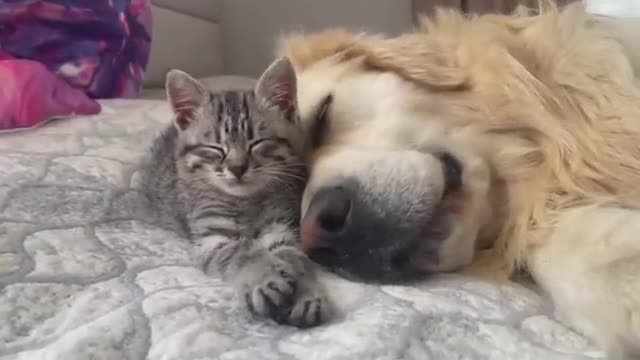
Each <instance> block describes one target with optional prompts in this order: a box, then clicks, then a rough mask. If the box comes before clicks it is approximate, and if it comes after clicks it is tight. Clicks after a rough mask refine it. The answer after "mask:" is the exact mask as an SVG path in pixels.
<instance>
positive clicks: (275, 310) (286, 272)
mask: <svg viewBox="0 0 640 360" xmlns="http://www.w3.org/2000/svg"><path fill="white" fill-rule="evenodd" d="M286 265H287V264H281V266H274V267H273V268H272V269H270V270H271V271H270V272H269V273H268V274H265V276H264V278H262V280H261V281H260V282H259V283H258V284H257V285H256V286H253V287H248V288H247V289H246V291H245V293H244V297H245V301H246V304H247V307H248V308H249V311H251V313H253V314H254V315H258V316H261V317H266V318H271V319H273V320H275V321H276V322H279V323H282V322H286V317H287V314H288V312H289V309H291V306H292V304H293V301H294V298H295V293H296V287H297V283H296V279H295V278H294V276H293V272H292V269H290V268H289V267H288V266H286Z"/></svg>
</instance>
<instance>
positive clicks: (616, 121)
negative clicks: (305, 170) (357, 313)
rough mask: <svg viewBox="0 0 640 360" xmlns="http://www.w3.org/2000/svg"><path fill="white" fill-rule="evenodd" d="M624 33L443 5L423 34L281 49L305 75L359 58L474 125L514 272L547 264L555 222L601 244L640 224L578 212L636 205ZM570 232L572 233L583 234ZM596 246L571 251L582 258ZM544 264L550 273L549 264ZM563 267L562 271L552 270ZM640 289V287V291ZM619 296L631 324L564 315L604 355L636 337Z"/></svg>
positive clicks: (547, 16)
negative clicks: (470, 13)
mask: <svg viewBox="0 0 640 360" xmlns="http://www.w3.org/2000/svg"><path fill="white" fill-rule="evenodd" d="M619 30H620V27H619V25H617V24H616V23H615V21H614V22H611V21H605V20H603V19H601V18H596V17H593V16H591V15H589V14H586V13H585V12H584V11H583V10H582V8H581V7H580V6H579V5H573V6H569V7H567V8H565V9H562V10H559V9H557V8H556V7H554V6H544V7H543V8H542V10H541V11H540V12H539V13H537V14H531V13H530V11H526V10H520V11H519V12H518V13H517V14H514V15H508V16H507V15H505V16H503V15H485V16H479V17H467V16H462V15H460V14H459V13H457V12H454V11H439V12H437V15H436V16H435V17H433V18H431V19H424V21H423V22H422V24H421V25H420V27H419V28H418V29H417V30H416V31H415V32H412V33H408V34H404V35H401V36H398V37H392V38H388V37H383V36H376V35H368V34H354V33H351V32H349V31H346V30H330V31H325V32H320V33H316V34H308V35H304V34H298V35H292V36H289V37H287V38H285V39H284V41H283V42H282V44H281V47H280V54H283V55H287V56H289V57H290V58H291V59H292V61H293V63H294V65H295V67H296V69H297V71H299V72H301V73H304V71H305V70H306V69H307V68H309V67H311V66H313V65H314V64H316V63H318V62H320V61H323V60H326V59H328V58H332V59H333V61H335V62H336V63H352V64H356V65H354V66H357V67H358V68H359V71H368V72H391V73H393V74H395V75H397V76H399V77H400V78H402V79H404V80H405V81H407V82H409V83H411V84H413V85H415V86H417V87H418V88H421V89H422V90H424V91H425V94H429V95H428V99H429V100H427V97H425V102H426V101H429V102H430V104H431V105H430V107H429V112H430V113H429V115H430V116H431V117H434V116H433V115H434V113H435V114H436V115H437V116H435V117H437V118H438V119H440V120H441V121H442V123H443V124H444V126H445V128H446V129H447V131H459V130H461V129H472V133H473V134H474V136H475V138H474V139H473V140H472V143H473V146H474V147H475V148H474V150H475V151H477V152H478V153H480V154H483V156H484V157H485V159H486V160H487V162H488V163H489V167H490V169H491V198H490V199H488V201H489V202H491V211H492V216H491V221H489V222H488V223H487V224H484V226H483V229H482V232H481V234H483V235H482V236H484V237H491V238H493V239H494V240H495V242H494V243H493V249H494V253H493V254H494V255H495V254H497V259H499V260H500V264H501V265H503V269H504V270H506V272H507V273H511V272H512V271H513V270H514V269H516V268H518V267H519V266H520V265H529V266H533V265H532V264H533V263H535V262H536V261H538V260H532V258H531V256H532V255H531V254H533V253H534V252H535V251H536V249H537V248H539V247H544V246H545V245H546V244H548V243H549V242H552V241H556V240H557V239H558V236H559V235H557V234H555V233H554V231H555V230H556V229H557V228H558V227H559V224H560V222H563V223H564V222H568V223H571V221H572V219H573V220H576V219H577V220H576V221H574V222H573V223H572V225H571V226H576V225H577V226H579V227H580V228H581V229H580V231H583V232H585V234H583V236H584V237H585V239H586V238H588V237H589V236H592V235H593V234H594V233H598V232H599V231H600V233H599V234H600V235H599V236H602V237H603V238H606V237H607V236H610V235H611V234H610V232H612V231H614V230H617V229H616V227H619V226H627V225H628V224H629V221H636V220H639V219H640V218H639V217H638V216H637V214H638V213H637V212H636V213H635V215H636V216H635V217H633V215H634V214H633V213H632V214H631V216H632V218H631V219H632V220H629V218H627V220H626V221H627V222H625V220H619V223H618V225H616V226H614V225H612V223H611V221H612V220H607V221H609V222H610V223H609V224H608V225H607V226H600V227H598V226H599V225H598V221H600V220H598V219H600V217H597V216H595V215H594V216H591V215H589V216H584V217H582V218H580V217H579V216H578V215H576V214H577V213H573V212H572V210H574V209H580V211H585V212H587V213H588V212H589V210H588V209H591V208H609V209H611V208H616V209H621V211H625V210H629V209H640V88H639V87H638V86H637V82H636V81H637V80H636V75H637V72H638V69H640V61H639V59H640V57H638V54H639V53H640V50H639V49H640V40H639V41H638V44H637V45H635V47H634V46H633V45H634V44H633V41H634V40H633V38H632V37H633V36H634V35H633V32H628V33H624V32H622V31H619ZM636 34H637V33H636ZM636 36H637V35H636ZM398 121H402V119H398ZM399 126H401V125H399ZM320 156H321V155H320ZM564 214H572V215H571V216H568V215H567V216H564ZM574 215H575V216H578V217H577V218H575V219H574V218H573V217H572V216H574ZM592 215H593V214H592ZM597 215H598V216H601V214H599V213H598V214H597ZM601 217H603V218H607V219H613V218H614V217H615V216H614V214H613V213H608V214H604V215H602V216H601ZM633 219H635V220H633ZM590 221H593V222H590ZM616 221H618V220H616ZM634 228H636V227H634ZM607 229H608V230H607ZM636 230H637V229H636ZM604 232H609V233H608V234H605V233H604ZM571 234H573V235H571V236H577V235H575V234H577V231H573V233H571ZM565 235H566V236H570V235H567V234H566V233H565ZM593 236H595V235H593ZM629 236H632V237H633V238H634V240H633V242H634V245H633V246H630V245H628V244H631V242H628V243H627V245H624V246H622V247H621V249H619V251H622V252H624V251H625V249H628V251H629V253H630V256H637V255H638V252H637V249H638V248H639V247H640V245H638V243H639V242H640V238H638V237H640V235H637V236H636V235H628V236H627V237H629ZM572 241H573V242H571V244H572V245H571V246H565V247H564V248H563V250H562V251H563V252H561V253H554V255H553V256H551V255H549V256H548V257H547V258H545V259H543V260H540V261H542V262H543V263H544V261H547V259H548V261H551V260H550V259H552V258H553V257H554V256H560V257H562V256H564V255H566V256H568V257H570V256H571V255H572V254H571V252H572V251H574V248H573V247H572V246H574V245H575V246H576V247H577V248H579V247H580V246H582V245H581V244H582V243H581V242H583V243H584V244H586V243H587V240H584V241H583V240H581V238H580V237H579V236H578V237H577V238H576V240H572ZM607 241H608V240H607ZM594 246H595V245H594ZM599 246H604V245H597V246H596V247H597V248H598V249H600V250H601V251H602V252H604V253H605V254H606V252H607V251H608V250H606V248H604V247H602V248H601V247H599ZM625 246H626V247H625ZM634 247H635V248H634ZM558 249H560V247H558ZM600 250H595V248H592V249H591V250H590V251H581V250H575V251H576V253H577V254H579V256H586V255H584V254H587V253H589V254H592V255H593V254H598V251H600ZM559 251H560V250H559ZM545 256H546V255H545ZM606 256H608V255H605V257H606ZM492 259H493V260H496V258H495V257H492ZM620 259H622V260H624V259H623V257H620ZM620 259H619V260H620ZM559 261H560V262H562V261H563V260H559ZM589 261H591V260H589ZM598 261H600V260H597V261H596V260H594V261H591V262H590V263H589V264H591V263H597V262H598ZM603 261H604V260H603ZM636 261H640V259H636ZM540 266H541V268H540V270H539V271H540V272H542V271H544V270H543V269H544V266H545V265H544V264H543V265H540ZM554 266H555V267H557V266H560V265H557V264H550V265H549V268H553V267H554ZM580 266H582V265H580ZM589 266H590V265H589ZM579 268H580V269H582V267H579ZM584 268H585V269H586V268H587V266H586V265H585V266H584ZM589 269H590V270H589V271H591V268H589ZM634 269H636V270H637V268H634ZM636 270H634V271H636ZM576 271H578V270H576ZM594 271H595V270H594ZM534 272H535V271H534ZM576 274H577V275H576V276H582V275H580V273H576ZM609 275H610V274H609ZM635 275H637V276H640V273H636V274H635ZM635 278H636V279H637V277H635ZM568 279H572V280H567V279H563V280H553V279H549V276H546V275H540V279H539V282H543V283H545V284H543V285H547V286H545V288H546V290H548V291H550V292H552V297H553V298H554V300H556V302H557V303H558V302H562V300H558V299H559V298H562V296H563V295H562V291H563V290H558V293H555V292H554V291H555V288H556V287H560V286H561V284H560V285H557V286H556V284H555V283H553V282H559V281H573V280H575V279H578V277H575V278H568ZM598 279H601V280H602V281H603V284H604V281H616V280H617V279H618V278H616V277H615V276H608V275H607V276H605V275H602V277H598V276H594V279H593V281H594V282H597V281H599V280H598ZM618 280H619V279H618ZM547 281H549V282H552V283H553V284H547V283H546V282H547ZM576 281H577V280H576ZM585 284H586V285H585V286H590V285H589V284H588V282H587V283H585ZM596 286H599V285H594V287H596ZM603 286H604V285H603ZM630 288H633V286H631V287H630ZM603 289H604V288H603ZM628 289H629V288H628ZM634 289H635V288H634ZM600 290H602V289H600ZM594 291H595V290H594ZM602 291H611V292H615V291H617V290H615V291H614V290H602ZM633 291H638V292H640V286H639V287H638V288H637V289H635V290H633ZM624 294H626V295H627V298H626V299H627V300H625V301H627V302H626V303H625V304H627V305H625V306H626V307H624V306H622V305H621V306H622V308H624V309H626V310H624V311H622V310H621V311H622V312H624V313H625V314H626V315H628V317H627V318H625V320H620V321H622V322H624V324H626V325H620V326H617V325H616V326H613V325H612V326H611V327H608V325H607V326H602V328H603V329H604V328H606V329H604V330H602V329H596V328H598V326H599V325H601V324H599V323H598V322H597V320H593V321H594V322H596V323H595V324H589V325H584V326H583V325H581V324H583V323H584V322H585V321H583V320H580V319H577V320H576V318H578V317H579V315H575V314H569V315H568V316H569V317H571V318H573V319H570V320H569V322H570V323H571V324H572V325H574V326H576V327H577V328H579V329H580V330H581V331H583V332H584V333H587V334H588V335H591V336H592V337H594V338H596V339H597V340H598V341H600V343H601V344H602V345H603V346H605V347H607V348H608V349H614V348H616V346H619V347H624V346H623V345H620V344H625V343H628V342H633V341H635V340H636V339H637V338H636V337H634V336H637V334H640V319H638V316H640V313H638V310H639V308H638V305H639V304H640V300H639V298H640V294H639V293H631V295H629V294H630V293H629V291H627V292H624ZM585 296H589V295H588V294H587V295H585ZM616 296H622V297H624V295H621V294H620V293H616ZM594 299H595V295H594ZM567 301H568V300H567ZM595 301H596V300H594V302H595ZM615 301H617V300H615ZM557 305H558V306H563V304H557ZM564 305H566V306H568V307H570V306H571V305H569V304H564ZM576 307H579V305H576ZM612 308H616V306H614V305H612ZM585 311H586V312H589V311H592V312H593V314H592V316H593V318H594V319H597V318H598V315H596V314H597V313H598V312H599V311H604V310H602V309H601V307H598V306H595V305H594V306H592V307H589V310H585ZM611 311H612V313H611V314H613V313H614V312H615V310H611ZM625 311H626V312H625ZM574 315H575V316H574ZM626 315H625V316H626ZM585 316H588V315H585ZM603 316H604V315H603ZM611 316H614V315H611ZM614 317H615V316H614ZM625 329H626V330H625ZM625 331H626V332H627V333H623V332H625ZM613 343H615V344H617V345H612V344H613ZM611 351H612V354H613V353H615V351H616V350H611ZM622 353H623V354H624V353H625V352H624V351H623V352H622Z"/></svg>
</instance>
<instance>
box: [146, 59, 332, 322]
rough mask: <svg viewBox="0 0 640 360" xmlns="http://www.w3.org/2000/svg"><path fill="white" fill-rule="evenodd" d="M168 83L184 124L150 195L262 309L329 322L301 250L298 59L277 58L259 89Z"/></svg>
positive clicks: (165, 147) (150, 180) (154, 171)
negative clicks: (212, 89) (211, 89)
mask: <svg viewBox="0 0 640 360" xmlns="http://www.w3.org/2000/svg"><path fill="white" fill-rule="evenodd" d="M166 88H167V97H168V100H169V103H170V105H171V108H172V109H173V112H174V122H173V125H172V126H170V127H169V128H168V129H167V130H166V131H165V133H164V134H163V135H161V136H160V137H159V138H158V139H156V141H155V143H154V145H153V147H152V154H151V161H150V163H149V166H148V167H147V170H146V172H145V175H144V178H145V179H144V180H143V181H144V182H143V183H144V184H146V189H145V192H146V194H147V196H148V197H149V198H150V199H151V200H152V202H153V203H156V204H158V205H159V206H160V207H161V208H163V209H164V210H165V212H168V213H169V214H170V215H172V217H174V218H176V219H178V221H179V223H180V224H181V225H182V227H183V229H184V230H185V232H186V234H187V235H188V237H190V238H191V239H192V241H193V242H194V245H195V246H194V249H195V250H196V255H197V258H198V259H200V261H201V263H202V265H203V267H204V270H205V272H207V273H210V274H220V275H222V277H223V278H224V279H226V280H228V281H230V283H232V284H233V285H235V287H236V288H237V289H238V290H239V291H240V295H241V296H242V298H243V299H244V301H245V302H246V305H247V307H248V308H249V310H250V311H251V312H252V313H254V314H256V315H259V316H262V317H268V318H271V319H273V320H275V321H277V322H279V323H283V324H290V325H294V326H299V327H308V326H313V325H317V324H319V323H321V322H322V321H324V320H325V318H326V316H327V314H328V310H329V309H328V308H327V306H328V304H327V301H326V297H325V294H324V290H323V288H322V287H321V286H320V284H319V283H318V281H317V279H316V275H315V273H314V267H313V265H312V263H310V261H309V260H308V259H307V258H306V256H305V255H304V254H303V253H302V251H301V250H300V249H299V234H298V223H299V216H300V213H299V211H300V200H301V195H302V191H303V187H304V184H305V175H306V174H305V167H304V165H303V163H302V158H301V152H302V148H303V144H302V139H303V136H302V134H301V133H300V131H301V130H300V128H299V118H298V113H297V108H296V77H295V73H294V70H293V67H292V66H291V63H290V62H289V60H287V59H286V58H282V59H279V60H277V61H275V62H274V63H273V64H272V65H271V66H270V67H269V68H268V69H267V70H266V71H265V73H264V74H263V75H262V76H261V77H260V79H259V80H258V82H257V84H256V87H255V89H254V91H250V90H248V91H227V92H222V93H211V92H209V91H207V90H206V89H205V88H204V87H203V86H202V85H201V84H200V83H198V81H196V80H195V79H193V78H192V77H191V76H189V75H187V74H186V73H184V72H182V71H179V70H171V71H170V72H169V73H168V74H167V79H166Z"/></svg>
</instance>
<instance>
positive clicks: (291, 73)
mask: <svg viewBox="0 0 640 360" xmlns="http://www.w3.org/2000/svg"><path fill="white" fill-rule="evenodd" d="M255 93H256V97H257V98H258V99H259V101H262V103H263V104H264V105H265V106H266V107H267V108H275V109H277V110H278V111H280V112H282V113H284V114H285V115H286V116H291V115H292V114H293V112H294V111H295V110H296V103H297V86H296V73H295V70H294V69H293V65H292V64H291V61H290V60H289V59H288V58H286V57H282V58H279V59H277V60H276V61H274V62H273V63H272V64H271V65H269V67H268V68H267V70H265V72H264V73H263V74H262V76H260V79H259V80H258V83H257V84H256V88H255Z"/></svg>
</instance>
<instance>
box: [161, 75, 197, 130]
mask: <svg viewBox="0 0 640 360" xmlns="http://www.w3.org/2000/svg"><path fill="white" fill-rule="evenodd" d="M165 87H166V89H167V99H168V100H169V104H170V105H171V109H172V110H173V113H174V114H175V125H176V127H177V128H178V130H185V129H186V128H188V127H189V125H191V123H192V122H193V117H194V112H195V111H196V110H197V109H198V107H200V106H201V105H202V103H203V101H204V98H205V90H204V87H202V85H201V84H200V83H199V82H198V80H196V79H194V78H193V77H191V76H190V75H189V74H187V73H185V72H184V71H180V70H175V69H174V70H169V72H167V78H166V83H165Z"/></svg>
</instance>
